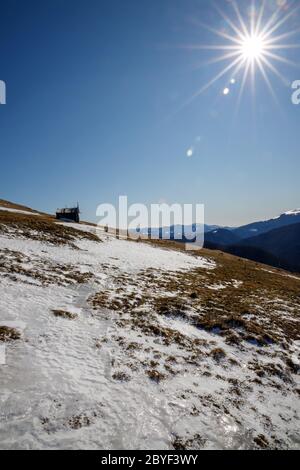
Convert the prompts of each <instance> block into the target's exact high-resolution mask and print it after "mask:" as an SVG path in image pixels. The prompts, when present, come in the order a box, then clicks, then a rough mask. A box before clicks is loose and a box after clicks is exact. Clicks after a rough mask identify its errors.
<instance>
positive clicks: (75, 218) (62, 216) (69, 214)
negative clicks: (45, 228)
mask: <svg viewBox="0 0 300 470" xmlns="http://www.w3.org/2000/svg"><path fill="white" fill-rule="evenodd" d="M79 214H80V211H79V204H77V207H66V208H64V209H57V211H56V218H57V219H58V220H70V221H72V222H76V223H79V221H80V219H79Z"/></svg>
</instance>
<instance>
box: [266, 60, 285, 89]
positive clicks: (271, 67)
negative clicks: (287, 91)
mask: <svg viewBox="0 0 300 470" xmlns="http://www.w3.org/2000/svg"><path fill="white" fill-rule="evenodd" d="M261 60H262V61H263V62H264V63H265V65H266V66H267V67H268V68H269V69H270V70H271V71H272V72H273V73H274V74H275V75H276V76H277V77H278V78H279V79H280V80H281V81H282V83H283V84H284V85H285V86H287V85H288V83H289V81H288V79H287V78H286V77H284V76H283V75H282V74H281V73H280V72H279V71H278V70H277V68H276V67H275V66H274V65H273V64H272V63H271V62H270V61H269V60H268V59H267V58H266V57H261Z"/></svg>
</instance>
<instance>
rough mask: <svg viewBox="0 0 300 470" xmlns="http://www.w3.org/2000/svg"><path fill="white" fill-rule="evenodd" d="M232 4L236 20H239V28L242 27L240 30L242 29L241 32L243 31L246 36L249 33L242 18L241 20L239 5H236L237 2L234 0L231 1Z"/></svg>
mask: <svg viewBox="0 0 300 470" xmlns="http://www.w3.org/2000/svg"><path fill="white" fill-rule="evenodd" d="M232 6H233V9H234V11H235V13H236V15H237V18H238V20H239V22H240V25H241V28H242V30H243V32H244V35H246V36H247V35H248V34H249V31H248V29H247V26H246V24H245V22H244V20H243V18H242V15H241V12H240V9H239V7H238V5H237V3H236V1H235V0H234V1H233V2H232Z"/></svg>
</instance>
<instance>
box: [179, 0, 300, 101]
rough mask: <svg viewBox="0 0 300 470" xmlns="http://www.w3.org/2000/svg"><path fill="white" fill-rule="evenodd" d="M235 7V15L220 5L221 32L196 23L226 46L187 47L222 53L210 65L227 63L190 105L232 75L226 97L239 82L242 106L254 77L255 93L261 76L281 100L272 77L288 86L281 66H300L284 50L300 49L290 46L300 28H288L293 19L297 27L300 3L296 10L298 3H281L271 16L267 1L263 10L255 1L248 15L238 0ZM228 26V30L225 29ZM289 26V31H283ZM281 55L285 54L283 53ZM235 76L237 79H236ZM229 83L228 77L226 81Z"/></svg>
mask: <svg viewBox="0 0 300 470" xmlns="http://www.w3.org/2000/svg"><path fill="white" fill-rule="evenodd" d="M230 3H231V5H232V7H233V15H232V17H231V15H229V14H227V13H224V11H222V10H221V9H220V8H219V7H218V6H217V5H215V8H216V9H217V11H218V13H219V14H220V16H221V17H222V20H223V26H222V28H221V29H218V28H214V27H211V26H208V25H207V24H204V23H202V22H200V21H198V20H195V24H196V25H197V26H200V27H204V28H205V29H207V30H208V31H210V32H211V33H213V34H214V36H215V37H217V36H218V37H219V38H222V39H223V43H220V44H216V43H215V41H214V42H212V44H208V45H203V44H193V45H190V46H184V47H187V48H188V49H196V50H201V49H202V50H210V51H214V52H216V51H221V52H222V53H221V55H216V56H214V57H213V58H212V59H211V60H209V61H208V62H207V63H209V64H211V63H214V64H215V63H219V62H227V64H226V65H225V66H224V68H223V69H221V70H220V72H219V73H217V75H216V76H214V77H212V79H211V80H210V81H209V82H208V83H206V84H204V85H203V86H202V87H201V88H200V89H199V90H198V91H197V92H196V93H195V94H194V95H193V96H192V97H191V99H189V100H188V101H187V103H186V104H188V103H190V102H191V101H193V99H195V98H196V97H197V96H199V95H200V94H201V93H203V92H204V91H206V90H207V89H208V88H210V87H211V86H212V85H213V84H215V83H216V82H218V81H219V80H220V79H222V78H225V77H226V76H227V75H230V76H231V80H230V79H229V81H228V82H225V83H224V85H225V86H226V88H223V90H224V91H223V94H224V95H227V94H229V93H230V91H231V85H232V84H236V83H239V85H240V92H239V97H238V103H237V105H238V106H239V103H240V101H241V97H242V95H243V92H244V90H245V88H246V83H247V81H248V79H249V78H250V83H251V87H252V91H253V95H254V93H255V80H256V75H257V74H258V75H260V76H261V78H262V79H263V81H264V82H265V83H266V85H267V87H268V89H269V91H270V93H271V94H272V96H273V98H274V99H275V101H277V98H276V94H275V92H274V89H273V86H272V82H271V80H270V75H272V74H273V75H275V76H276V77H277V78H278V79H280V80H281V81H282V83H283V84H284V85H285V86H286V85H287V83H288V80H287V78H286V77H285V76H284V75H283V74H282V72H281V71H280V69H279V68H278V67H277V64H286V65H290V66H296V67H299V66H300V64H299V63H295V62H292V61H291V60H289V59H288V58H287V57H286V55H285V54H281V53H282V52H283V51H284V52H287V51H289V50H291V49H297V48H300V42H296V43H287V42H286V40H288V39H289V38H290V37H292V36H295V35H299V33H300V28H299V26H298V27H296V29H293V27H288V22H289V20H293V22H292V23H291V24H293V23H294V24H297V20H298V10H299V9H300V4H298V5H297V6H296V7H293V5H294V2H292V1H291V2H288V1H287V0H285V1H284V2H282V1H281V0H277V2H276V4H277V5H278V7H277V9H276V10H275V11H274V12H273V13H272V12H271V14H267V12H266V10H267V2H266V0H262V1H261V2H260V7H258V6H257V4H256V1H255V0H251V2H249V3H250V5H251V8H250V9H249V10H248V11H246V12H245V15H244V14H243V13H242V12H241V11H240V9H239V6H238V3H237V1H236V0H231V1H230ZM224 24H225V28H224ZM284 27H285V30H283V28H284ZM280 52H281V53H280ZM232 77H233V78H232ZM225 80H226V78H225Z"/></svg>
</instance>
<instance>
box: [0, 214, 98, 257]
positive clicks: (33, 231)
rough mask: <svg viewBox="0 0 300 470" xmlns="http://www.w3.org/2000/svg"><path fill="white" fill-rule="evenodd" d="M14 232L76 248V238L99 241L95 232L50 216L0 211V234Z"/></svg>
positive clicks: (24, 236)
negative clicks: (69, 225)
mask: <svg viewBox="0 0 300 470" xmlns="http://www.w3.org/2000/svg"><path fill="white" fill-rule="evenodd" d="M14 232H15V234H18V236H21V237H23V238H29V239H31V240H38V241H42V242H48V243H51V244H54V245H70V246H72V247H73V248H76V246H75V245H74V241H76V240H78V239H79V240H81V239H87V240H93V241H98V242H99V238H98V237H97V236H96V235H95V234H93V233H90V232H83V231H81V230H76V229H74V228H73V227H67V226H65V225H60V224H57V223H55V219H54V218H53V217H51V216H47V215H40V216H37V215H29V214H20V213H13V212H5V211H0V234H1V233H2V234H9V235H13V234H14Z"/></svg>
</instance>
